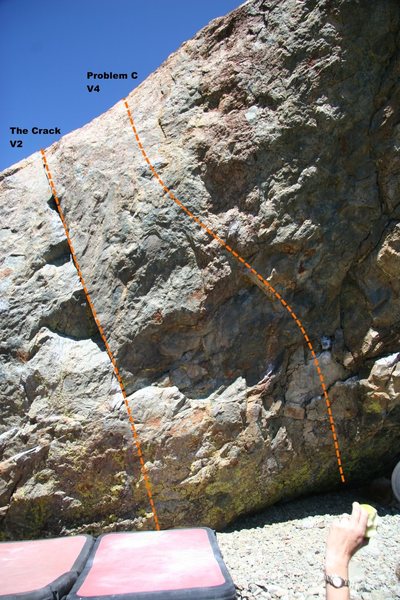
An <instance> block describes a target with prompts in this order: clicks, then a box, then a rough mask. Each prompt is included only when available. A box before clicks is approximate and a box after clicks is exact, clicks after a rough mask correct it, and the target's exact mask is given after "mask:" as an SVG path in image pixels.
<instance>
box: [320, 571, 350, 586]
mask: <svg viewBox="0 0 400 600" xmlns="http://www.w3.org/2000/svg"><path fill="white" fill-rule="evenodd" d="M325 582H326V583H329V584H330V585H332V586H333V587H334V588H337V589H339V588H342V587H349V585H350V581H349V580H348V579H343V577H341V576H340V575H336V574H335V573H333V574H332V575H328V573H325Z"/></svg>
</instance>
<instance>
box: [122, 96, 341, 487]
mask: <svg viewBox="0 0 400 600" xmlns="http://www.w3.org/2000/svg"><path fill="white" fill-rule="evenodd" d="M123 102H124V105H125V108H126V111H127V113H128V118H129V122H130V124H131V126H132V131H133V133H134V136H135V138H136V142H137V144H138V146H139V149H140V151H141V153H142V155H143V158H144V160H145V161H146V163H147V164H148V165H149V168H150V170H151V172H152V173H153V175H154V177H155V178H156V179H157V181H158V183H159V184H160V186H161V187H162V189H163V190H164V192H166V193H167V194H168V196H169V197H170V198H171V200H173V201H174V202H175V204H177V205H178V206H179V208H181V209H182V210H183V211H184V212H185V213H186V214H187V215H188V217H190V218H191V219H192V220H193V221H195V222H196V223H197V224H198V225H199V226H200V227H202V228H203V229H204V230H205V231H206V232H207V233H208V235H210V236H211V237H212V238H214V239H215V240H217V242H218V243H219V244H220V245H221V246H222V247H223V248H224V249H225V250H227V251H228V252H230V254H232V256H234V257H235V259H236V260H237V261H238V262H240V263H241V264H243V265H244V266H245V267H246V269H248V270H249V271H250V272H251V273H252V274H253V275H255V276H256V277H257V279H259V280H260V281H261V283H262V284H263V285H264V286H265V288H266V289H267V290H268V291H269V292H270V293H272V294H273V295H274V296H275V298H276V299H277V300H279V302H280V303H281V304H282V306H283V307H284V308H285V309H286V310H287V311H288V312H289V314H290V316H291V317H292V319H294V321H295V323H296V325H297V326H298V327H299V329H300V331H301V333H302V335H303V337H304V339H305V341H306V343H307V346H308V347H309V349H310V352H311V356H312V357H313V361H314V364H315V367H316V369H317V373H318V377H319V379H320V382H321V388H322V392H323V396H324V398H325V403H326V409H327V412H328V419H329V424H330V427H331V431H332V437H333V445H334V447H335V454H336V459H337V463H338V467H339V474H340V479H341V481H342V483H345V481H346V480H345V477H344V471H343V466H342V458H341V454H340V448H339V442H338V437H337V434H336V427H335V421H334V419H333V414H332V406H331V401H330V399H329V395H328V390H327V388H326V384H325V379H324V376H323V374H322V371H321V367H320V364H319V360H318V357H317V355H316V354H315V351H314V348H313V345H312V343H311V340H310V338H309V336H308V334H307V332H306V330H305V328H304V326H303V324H302V322H301V321H300V319H299V318H298V317H297V315H296V314H295V312H294V311H293V310H292V308H291V307H290V306H289V304H288V303H287V302H286V301H285V300H284V299H283V298H282V296H281V295H280V294H279V292H277V290H276V289H275V288H274V287H273V286H272V285H271V284H270V283H269V281H267V280H266V279H265V278H264V277H263V276H262V275H260V273H258V271H256V270H255V269H254V267H252V266H251V265H250V264H249V263H248V262H246V260H245V259H244V258H242V257H241V256H240V255H239V254H238V253H237V252H236V251H235V250H233V249H232V248H231V247H230V246H229V245H228V244H227V243H226V242H225V241H224V240H222V239H221V238H220V237H219V236H218V235H217V234H216V233H214V231H212V230H211V229H210V228H209V227H207V225H206V224H205V223H203V221H201V220H200V219H199V218H198V217H196V215H194V214H193V213H192V212H191V211H190V210H189V209H188V208H187V207H186V206H185V205H184V204H183V203H182V202H181V201H180V200H179V199H178V198H177V197H176V196H175V195H174V194H173V192H171V190H170V189H169V188H168V187H167V186H166V185H165V183H164V182H163V180H162V179H161V177H160V176H159V174H158V173H157V171H156V170H155V168H154V167H153V165H152V164H151V162H150V159H149V157H148V156H147V154H146V151H145V149H144V147H143V145H142V142H141V141H140V137H139V134H138V132H137V129H136V125H135V122H134V120H133V117H132V113H131V110H130V108H129V105H128V102H127V100H126V98H124V99H123Z"/></svg>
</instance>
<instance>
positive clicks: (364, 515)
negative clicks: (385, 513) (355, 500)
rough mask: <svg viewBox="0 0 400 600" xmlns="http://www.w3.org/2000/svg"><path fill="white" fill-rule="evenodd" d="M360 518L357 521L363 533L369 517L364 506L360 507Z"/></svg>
mask: <svg viewBox="0 0 400 600" xmlns="http://www.w3.org/2000/svg"><path fill="white" fill-rule="evenodd" d="M360 513H361V514H360V520H359V522H358V524H359V526H360V528H361V529H362V530H363V532H364V533H365V531H366V529H367V525H368V519H369V515H368V513H367V511H366V510H365V509H364V508H361V507H360Z"/></svg>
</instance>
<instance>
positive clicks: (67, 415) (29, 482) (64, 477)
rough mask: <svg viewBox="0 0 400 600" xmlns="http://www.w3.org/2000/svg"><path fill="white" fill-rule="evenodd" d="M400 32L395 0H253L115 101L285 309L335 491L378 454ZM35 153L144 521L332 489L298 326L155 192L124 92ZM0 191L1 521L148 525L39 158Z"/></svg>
mask: <svg viewBox="0 0 400 600" xmlns="http://www.w3.org/2000/svg"><path fill="white" fill-rule="evenodd" d="M399 21H400V6H399V4H398V2H397V0H382V1H381V2H373V1H372V0H371V1H361V2H354V1H350V0H348V1H347V0H332V1H322V0H319V1H317V0H305V1H302V2H298V1H294V0H284V1H281V2H272V1H268V0H265V1H262V0H250V1H249V2H247V3H245V4H244V5H242V6H241V7H239V8H238V9H237V10H235V11H233V12H232V13H230V14H229V15H227V16H226V17H224V18H221V19H217V20H215V21H212V22H211V23H210V25H209V26H208V27H206V28H205V29H203V30H202V31H201V32H199V33H198V34H197V36H196V37H195V38H194V39H193V40H190V41H188V42H186V43H185V44H183V46H182V47H181V48H180V49H179V50H178V51H177V52H176V53H174V54H173V55H171V56H170V57H169V58H168V60H167V61H166V62H165V63H164V64H163V65H162V66H161V67H160V68H159V69H157V71H156V72H155V73H154V74H153V75H152V76H150V77H149V78H148V79H147V80H146V81H145V82H144V83H143V84H142V85H140V86H139V87H138V88H137V89H136V90H134V91H133V92H132V93H131V94H130V96H129V97H128V102H129V105H130V107H131V110H132V114H133V117H134V119H135V122H136V125H137V127H138V130H139V134H140V136H141V139H142V142H143V145H144V147H145V148H146V151H147V153H148V155H149V157H150V160H151V161H152V163H153V165H154V166H155V168H156V169H157V171H158V172H159V174H160V176H161V177H162V179H163V180H164V181H165V183H166V184H167V185H168V186H169V187H170V189H172V190H173V192H174V194H175V195H176V196H177V197H178V198H179V199H180V200H181V201H182V202H183V203H184V204H185V205H186V206H187V207H188V208H189V209H190V210H191V211H192V212H193V213H194V214H196V215H198V216H199V217H200V218H201V219H202V220H203V221H204V222H205V223H206V224H207V225H208V226H209V227H210V228H211V229H213V230H214V231H215V232H216V233H217V234H218V235H219V236H220V237H221V238H222V239H224V240H225V241H226V242H227V243H228V244H229V245H230V246H232V248H234V249H235V250H236V251H237V252H239V253H240V255H241V256H243V257H244V258H245V259H246V260H247V261H248V262H250V263H251V264H252V265H253V266H254V268H255V269H257V271H258V272H259V273H261V274H262V275H263V276H264V277H266V278H267V279H268V281H270V282H271V284H272V285H273V286H274V287H275V288H276V289H277V290H278V291H279V292H280V293H281V294H282V296H283V297H284V298H285V300H286V301H287V302H288V303H289V304H290V305H291V306H292V307H293V309H294V310H295V312H296V313H297V314H298V316H299V318H300V319H301V321H302V322H303V324H304V326H305V328H306V330H307V332H308V334H309V336H310V338H311V340H312V342H313V345H314V347H315V350H316V352H317V355H318V358H319V360H320V363H321V368H322V370H323V373H324V376H325V380H326V383H327V386H328V389H329V395H330V398H331V401H332V409H333V416H334V419H335V423H336V429H337V433H338V438H339V443H340V449H341V453H342V460H343V466H344V469H345V475H346V478H347V480H348V481H349V482H351V481H358V480H363V479H366V478H368V477H369V476H370V475H372V474H373V473H375V472H380V471H381V470H384V469H389V468H390V467H391V466H393V465H394V462H395V460H396V459H397V458H398V457H399V452H400V451H399V443H398V440H399V435H400V279H399V274H400V158H399V147H400V140H399V125H398V123H399V116H400V115H399V104H400V102H399V100H400V91H399V90H400V88H399V85H398V81H399V75H400V50H399V49H400V37H399ZM47 157H48V161H49V164H50V168H51V171H52V175H53V178H54V182H55V185H56V188H57V191H58V194H59V196H60V200H61V204H62V207H63V210H64V212H65V215H66V219H67V222H68V225H69V228H70V232H71V236H72V239H73V242H74V246H75V250H76V253H77V256H78V258H79V261H80V264H81V267H82V270H83V273H84V275H85V278H86V280H87V284H88V287H89V289H90V292H91V295H92V299H93V301H94V304H95V306H96V309H97V312H98V314H99V317H100V321H101V322H102V324H103V327H104V329H105V331H106V334H107V337H108V341H109V343H110V346H111V348H112V349H113V352H114V353H115V356H116V360H117V362H118V365H119V367H120V369H121V373H122V376H123V379H124V382H125V384H126V387H127V390H128V392H129V394H130V406H131V408H132V412H133V415H134V417H135V420H136V421H137V424H138V431H139V434H140V438H141V441H142V445H143V453H144V457H145V460H146V464H147V467H148V471H149V477H150V480H151V483H152V487H153V492H154V497H155V502H156V506H157V510H158V513H159V519H160V522H161V525H162V527H164V528H166V527H171V526H177V525H188V524H197V525H200V524H207V525H210V526H212V527H221V526H223V525H224V524H226V523H228V522H230V521H232V520H233V519H234V518H236V517H237V516H238V515H240V514H242V513H245V512H250V511H255V510H258V509H260V508H261V507H264V506H267V505H269V504H272V503H274V502H276V501H278V500H280V499H283V498H290V497H294V496H298V495H301V494H305V493H308V492H311V491H317V490H326V489H333V488H335V487H337V486H340V485H342V484H341V483H340V478H339V472H338V467H337V461H336V457H335V453H334V447H333V440H332V433H331V429H330V425H329V422H328V418H327V411H326V406H325V401H324V399H323V398H322V397H321V394H322V390H321V386H320V382H319V379H318V376H317V373H316V370H315V365H314V363H313V361H312V358H311V356H310V352H309V349H308V347H307V345H306V344H305V342H304V338H303V336H302V334H301V332H300V330H299V329H298V327H297V326H296V324H295V323H294V321H293V319H292V318H291V317H290V315H289V314H288V312H287V311H285V309H284V308H283V307H282V306H281V305H280V304H279V303H278V302H276V301H273V300H272V299H271V297H270V296H269V295H267V294H265V293H264V292H263V290H262V289H261V288H260V287H258V286H257V285H255V283H254V280H253V279H251V278H250V277H249V276H248V274H247V271H246V269H242V268H241V267H240V266H239V265H238V263H237V262H236V261H234V259H233V257H232V256H230V255H229V254H227V253H226V252H224V251H222V250H221V248H220V246H219V245H218V244H217V243H216V241H215V240H212V239H211V238H210V237H209V236H207V234H206V233H205V232H204V231H203V230H201V229H200V228H199V227H198V226H197V225H196V224H195V223H193V222H192V221H191V220H190V219H188V217H187V216H185V214H184V213H183V212H182V211H180V209H179V208H178V207H177V206H176V205H175V204H174V203H173V202H172V201H171V200H170V199H169V198H168V196H167V195H166V194H165V193H164V192H163V190H162V189H161V187H160V186H159V184H158V183H157V181H156V180H155V179H154V178H153V177H152V174H151V171H150V169H149V168H148V166H147V164H146V163H145V162H144V160H143V157H142V155H141V153H140V151H139V150H138V147H137V145H136V142H135V138H134V136H133V134H132V130H131V128H130V125H129V120H128V118H127V114H126V110H125V108H124V106H123V104H122V102H121V103H118V104H117V105H116V106H115V107H113V108H112V109H111V110H109V111H108V112H107V113H105V114H104V115H102V116H100V117H99V118H97V119H95V120H94V121H92V122H91V123H89V124H88V125H86V126H85V127H83V128H82V129H80V130H77V131H75V132H73V133H71V134H69V135H67V136H65V137H63V138H62V139H61V140H60V141H59V142H57V143H56V144H54V145H53V146H51V148H49V149H48V150H47ZM0 180H1V181H0V185H1V200H0V203H1V204H0V210H1V226H0V240H1V245H0V316H1V328H0V388H1V390H0V391H1V421H0V451H1V453H2V459H1V460H2V462H1V463H0V505H1V508H0V519H1V535H2V536H3V537H4V538H13V537H35V536H41V535H45V534H50V533H51V534H55V533H60V532H64V533H65V532H70V531H95V532H98V531H100V530H110V529H124V528H128V527H130V528H132V527H134V528H150V527H152V526H153V522H152V519H151V514H150V512H149V506H148V501H147V496H146V491H145V487H144V485H143V480H142V477H141V474H140V468H139V461H138V458H137V454H136V451H135V449H134V448H133V446H132V439H131V433H130V429H129V423H128V419H127V416H126V411H125V408H124V405H123V402H122V397H121V394H120V392H119V388H118V385H117V383H116V380H115V377H114V375H113V372H112V368H111V365H110V362H109V360H108V357H107V355H106V353H105V351H104V348H103V346H102V343H101V341H100V340H99V337H98V334H97V331H96V326H95V324H94V322H93V318H92V316H91V313H90V311H89V310H88V307H87V306H86V302H85V297H84V294H83V292H82V290H81V286H80V283H79V279H78V277H77V274H76V271H75V268H74V265H73V263H72V261H71V259H70V255H69V250H68V246H67V244H66V242H65V236H64V232H63V228H62V225H61V222H60V219H59V217H58V214H57V212H56V211H55V210H54V202H53V201H52V198H51V193H50V191H49V187H48V184H47V181H46V176H45V172H44V169H43V166H42V162H41V158H40V154H39V153H36V154H34V155H32V156H31V157H30V158H29V159H27V160H25V161H22V162H21V163H19V164H17V165H15V166H13V167H11V168H10V169H8V170H7V171H5V172H3V173H2V174H1V175H0Z"/></svg>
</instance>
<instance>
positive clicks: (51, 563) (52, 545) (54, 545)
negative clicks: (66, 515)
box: [0, 535, 93, 600]
mask: <svg viewBox="0 0 400 600" xmlns="http://www.w3.org/2000/svg"><path fill="white" fill-rule="evenodd" d="M92 545H93V539H92V538H91V537H90V536H85V535H78V536H74V537H65V538H55V539H46V540H34V541H23V542H2V543H0V600H3V599H5V598H8V597H9V596H12V597H14V595H15V594H20V596H19V598H21V600H25V599H27V600H28V599H29V598H32V599H34V600H40V599H41V598H44V599H45V598H47V597H48V595H49V593H52V592H53V591H54V592H57V591H58V587H60V589H61V588H62V589H63V590H65V588H66V586H67V588H68V582H70V583H69V589H71V587H72V585H73V583H74V582H75V581H76V579H77V577H78V574H79V573H80V572H81V571H82V569H83V567H84V565H85V563H86V561H87V558H88V556H89V552H90V549H91V547H92ZM58 584H59V586H58ZM69 589H67V590H66V591H67V592H68V591H69Z"/></svg>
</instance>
